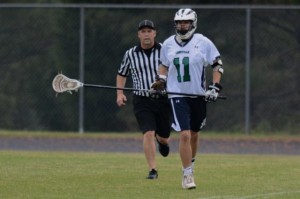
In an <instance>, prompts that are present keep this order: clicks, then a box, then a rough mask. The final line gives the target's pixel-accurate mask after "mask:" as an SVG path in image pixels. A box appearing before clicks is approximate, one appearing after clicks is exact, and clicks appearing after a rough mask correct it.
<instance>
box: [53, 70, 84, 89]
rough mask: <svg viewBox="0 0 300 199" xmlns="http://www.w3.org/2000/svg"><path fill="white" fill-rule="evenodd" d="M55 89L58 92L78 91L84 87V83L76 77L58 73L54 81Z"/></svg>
mask: <svg viewBox="0 0 300 199" xmlns="http://www.w3.org/2000/svg"><path fill="white" fill-rule="evenodd" d="M52 87H53V90H54V91H55V92H57V93H63V92H69V93H71V94H72V92H71V91H77V90H78V89H79V88H80V87H83V83H81V82H80V81H78V80H76V79H70V78H68V77H66V76H65V75H63V74H58V75H56V76H55V77H54V79H53V81H52Z"/></svg>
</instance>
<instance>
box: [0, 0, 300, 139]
mask: <svg viewBox="0 0 300 199" xmlns="http://www.w3.org/2000/svg"><path fill="white" fill-rule="evenodd" d="M41 2H42V1H41ZM56 2H60V1H49V2H48V3H56ZM43 3H44V2H43ZM0 10H1V12H0V22H1V25H2V31H1V32H0V40H1V42H2V43H1V48H0V66H1V67H0V88H1V92H0V115H1V120H0V128H2V129H31V130H33V129H35V130H58V131H60V130H67V131H76V130H77V128H78V120H79V116H78V112H79V110H78V98H79V95H78V93H76V92H75V93H73V95H69V94H62V95H59V96H58V97H55V93H54V92H53V91H52V89H51V81H52V79H53V77H54V75H55V74H57V73H58V72H61V71H62V72H63V73H64V74H66V75H67V76H69V77H71V78H75V79H78V78H79V55H80V54H79V46H80V41H79V37H80V32H79V30H80V23H79V21H80V9H79V7H75V8H73V7H72V8H67V7H65V8H0ZM175 11H176V9H158V8H157V9H147V8H145V9H142V8H141V9H138V8H85V9H84V22H85V23H84V25H85V26H84V28H85V29H84V36H85V39H84V82H86V83H93V84H103V85H114V84H115V77H116V73H117V69H118V67H119V65H120V62H121V60H122V57H123V55H124V53H125V51H126V50H127V49H128V48H130V47H132V46H134V45H136V44H137V43H138V40H137V36H136V35H137V32H136V31H137V24H138V22H139V21H140V20H142V19H145V18H148V19H152V20H153V21H154V22H155V24H156V26H157V27H158V36H157V41H160V42H162V41H164V39H166V38H167V37H168V36H170V35H172V34H174V27H173V25H174V24H173V15H174V12H175ZM196 11H197V13H198V28H197V32H200V33H202V34H204V35H205V36H207V37H208V38H210V39H211V40H212V41H213V42H214V43H215V44H216V46H217V47H218V49H219V51H220V53H221V56H222V60H223V62H224V67H225V73H224V78H223V79H222V85H223V87H224V90H223V91H222V94H224V95H227V96H228V100H227V101H219V102H217V103H211V104H209V105H208V114H207V118H208V119H207V127H206V128H205V130H215V131H224V130H225V131H241V130H243V129H244V120H245V119H244V117H245V114H244V110H245V108H244V106H245V91H244V88H245V77H246V74H245V48H246V46H245V45H246V44H245V43H246V42H245V34H246V23H245V22H246V20H245V19H246V12H245V10H244V9H196ZM297 18H299V10H298V9H292V10H287V9H276V10H272V9H271V10H267V9H263V10H262V9H253V10H252V12H251V70H250V78H251V93H250V94H251V95H250V96H251V98H250V103H251V107H250V108H251V128H252V129H253V130H258V131H263V130H265V131H280V132H284V131H285V132H287V133H294V134H299V128H298V126H299V125H298V124H299V122H300V121H299V118H300V113H299V110H300V107H299V99H300V93H299V92H297V91H298V90H299V89H298V85H299V84H300V79H299V78H298V74H299V72H298V71H299V67H298V63H299V61H300V60H299V59H300V56H299V52H300V51H299V48H300V39H299V35H300V26H299V23H295V22H294V21H295V20H296V19H297ZM210 72H211V71H210V69H208V72H207V79H208V81H209V80H210V78H211V75H210V74H211V73H210ZM127 86H128V87H131V82H130V80H128V83H127ZM83 91H84V92H83ZM80 92H83V94H84V118H85V120H84V124H85V130H87V131H138V126H137V124H136V122H135V118H134V115H133V112H132V106H131V93H127V95H128V99H129V101H128V102H127V104H128V106H127V107H126V108H122V109H119V108H118V107H117V106H116V103H115V92H114V91H107V90H104V89H87V88H86V89H84V90H83V89H82V90H81V91H80Z"/></svg>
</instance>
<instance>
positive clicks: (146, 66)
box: [118, 42, 161, 97]
mask: <svg viewBox="0 0 300 199" xmlns="http://www.w3.org/2000/svg"><path fill="white" fill-rule="evenodd" d="M160 49H161V44H160V43H157V42H156V43H155V45H154V47H153V48H152V49H151V50H150V52H149V53H147V54H148V55H147V54H146V53H145V52H144V50H143V49H142V48H141V46H140V45H138V46H134V47H133V48H130V49H129V50H127V51H126V53H125V55H124V57H123V61H122V63H121V65H120V68H119V70H118V75H121V76H124V77H127V76H128V75H129V73H131V76H132V82H133V88H135V89H138V90H150V86H151V84H152V83H153V82H154V81H155V76H156V74H157V73H158V66H159V62H160V61H159V59H160ZM133 93H134V94H135V95H139V96H146V97H149V96H150V95H149V92H145V91H133Z"/></svg>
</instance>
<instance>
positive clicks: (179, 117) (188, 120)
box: [170, 97, 206, 132]
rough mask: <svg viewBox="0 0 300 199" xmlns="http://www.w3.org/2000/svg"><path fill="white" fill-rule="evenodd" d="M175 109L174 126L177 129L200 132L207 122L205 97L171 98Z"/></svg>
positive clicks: (173, 109)
mask: <svg viewBox="0 0 300 199" xmlns="http://www.w3.org/2000/svg"><path fill="white" fill-rule="evenodd" d="M170 100H171V105H172V111H173V124H172V127H173V129H174V130H175V131H183V130H192V131H194V132H198V131H199V130H200V129H202V127H203V126H204V125H205V123H206V102H205V99H204V98H203V97H197V98H190V97H174V98H171V99H170Z"/></svg>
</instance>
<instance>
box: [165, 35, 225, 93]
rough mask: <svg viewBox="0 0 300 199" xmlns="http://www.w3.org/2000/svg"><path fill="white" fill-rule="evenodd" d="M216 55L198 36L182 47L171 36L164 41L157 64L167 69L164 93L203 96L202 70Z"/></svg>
mask: <svg viewBox="0 0 300 199" xmlns="http://www.w3.org/2000/svg"><path fill="white" fill-rule="evenodd" d="M219 56H220V53H219V51H218V50H217V48H216V46H215V45H214V44H213V43H212V42H211V41H210V40H209V39H208V38H207V37H205V36H203V35H202V34H194V35H193V37H192V38H191V40H189V41H188V42H187V43H185V45H180V44H179V43H178V42H177V41H176V39H175V35H173V36H171V37H169V38H168V39H166V40H165V41H164V43H163V46H162V49H161V60H160V61H161V64H162V65H164V66H166V67H167V68H168V78H167V91H168V92H178V93H189V94H197V95H205V90H206V78H205V68H206V67H207V66H209V65H212V64H213V61H214V60H216V57H219ZM169 97H170V98H172V97H182V96H178V95H169Z"/></svg>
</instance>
